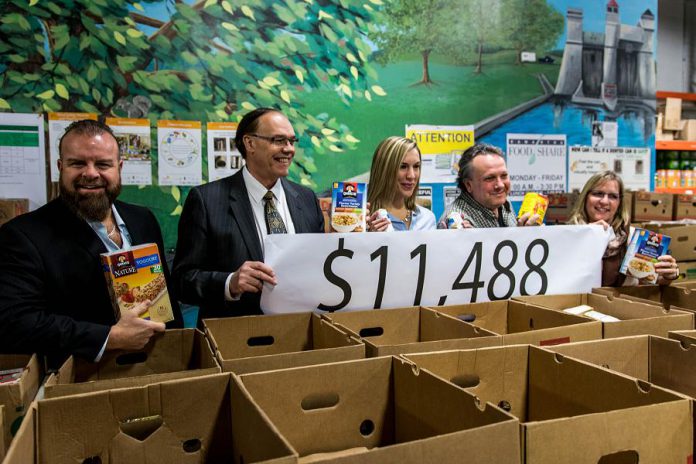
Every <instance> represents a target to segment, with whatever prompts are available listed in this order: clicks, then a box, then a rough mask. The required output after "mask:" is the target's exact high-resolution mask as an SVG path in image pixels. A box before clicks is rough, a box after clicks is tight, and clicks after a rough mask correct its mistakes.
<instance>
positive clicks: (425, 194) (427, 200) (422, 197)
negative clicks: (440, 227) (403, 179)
mask: <svg viewBox="0 0 696 464" xmlns="http://www.w3.org/2000/svg"><path fill="white" fill-rule="evenodd" d="M416 203H418V204H419V205H420V206H422V207H423V208H427V209H429V210H431V211H432V209H433V188H432V187H431V186H430V185H425V186H423V185H421V186H419V187H418V193H417V194H416Z"/></svg>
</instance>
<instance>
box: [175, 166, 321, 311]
mask: <svg viewBox="0 0 696 464" xmlns="http://www.w3.org/2000/svg"><path fill="white" fill-rule="evenodd" d="M281 182H282V185H283V189H284V191H285V197H286V201H287V204H288V209H289V210H290V211H289V212H290V216H291V217H292V222H293V224H294V226H295V232H296V233H311V232H317V233H320V232H323V231H324V216H323V215H322V213H321V209H320V208H319V201H318V200H317V197H316V196H315V195H314V193H313V192H312V191H311V190H310V189H308V188H306V187H302V186H301V185H298V184H295V183H294V182H290V181H288V180H287V179H282V180H281ZM245 261H263V252H262V248H261V242H260V240H259V236H258V234H257V232H256V223H255V221H254V213H253V211H252V209H251V203H250V202H249V195H248V193H247V189H246V185H245V184H244V177H243V175H242V171H239V172H238V173H236V174H234V175H232V176H230V177H226V178H224V179H220V180H218V181H215V182H211V183H209V184H206V185H201V186H199V187H195V188H193V189H191V191H190V192H189V194H188V197H187V198H186V202H185V204H184V209H183V211H182V213H181V219H180V220H179V240H178V242H177V246H176V255H175V257H174V266H173V270H172V273H173V277H174V283H175V286H176V290H177V294H178V295H179V298H180V299H181V301H183V302H185V303H190V304H195V305H199V306H200V313H199V320H202V319H205V318H211V317H229V316H241V315H250V314H261V309H260V306H259V301H260V298H261V294H260V293H244V294H242V296H241V298H240V300H239V301H233V302H229V301H225V281H226V279H227V276H229V275H230V273H232V272H234V271H236V270H237V269H238V268H239V267H240V266H241V265H242V264H243V263H244V262H245Z"/></svg>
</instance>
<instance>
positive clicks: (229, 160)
mask: <svg viewBox="0 0 696 464" xmlns="http://www.w3.org/2000/svg"><path fill="white" fill-rule="evenodd" d="M235 135H237V123H236V122H209V123H208V135H207V137H208V181H209V182H212V181H214V180H218V179H222V178H223V177H228V176H231V175H232V174H234V173H236V172H237V171H239V170H240V169H242V166H244V159H243V158H242V154H241V153H239V150H237V149H236V148H235V146H234V137H235Z"/></svg>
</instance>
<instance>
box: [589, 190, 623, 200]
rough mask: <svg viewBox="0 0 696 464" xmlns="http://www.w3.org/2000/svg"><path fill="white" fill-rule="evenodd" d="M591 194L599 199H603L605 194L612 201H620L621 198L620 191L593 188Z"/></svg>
mask: <svg viewBox="0 0 696 464" xmlns="http://www.w3.org/2000/svg"><path fill="white" fill-rule="evenodd" d="M590 195H591V196H592V198H596V199H597V200H601V199H602V198H604V196H605V195H606V196H607V198H609V200H611V201H619V198H621V197H620V196H619V194H618V193H607V192H602V191H601V190H593V191H591V192H590Z"/></svg>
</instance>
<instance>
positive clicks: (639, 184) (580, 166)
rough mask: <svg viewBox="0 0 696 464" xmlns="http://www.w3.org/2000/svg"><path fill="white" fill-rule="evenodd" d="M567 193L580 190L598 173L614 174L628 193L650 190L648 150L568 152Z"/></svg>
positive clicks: (574, 148) (575, 149) (575, 148)
mask: <svg viewBox="0 0 696 464" xmlns="http://www.w3.org/2000/svg"><path fill="white" fill-rule="evenodd" d="M568 163H569V165H570V167H569V168H568V190H570V191H572V190H582V188H583V187H584V186H585V183H586V182H587V180H588V179H589V178H590V177H592V175H593V174H596V173H598V172H600V171H607V170H609V171H614V172H615V173H617V174H618V175H620V176H621V178H622V180H623V182H624V187H625V188H626V189H627V190H650V148H647V147H640V148H628V147H613V148H601V147H584V146H572V147H570V148H569V149H568Z"/></svg>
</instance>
